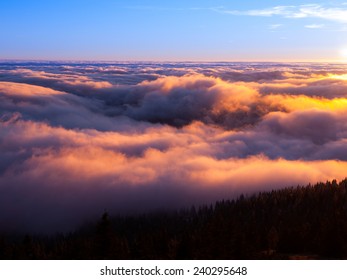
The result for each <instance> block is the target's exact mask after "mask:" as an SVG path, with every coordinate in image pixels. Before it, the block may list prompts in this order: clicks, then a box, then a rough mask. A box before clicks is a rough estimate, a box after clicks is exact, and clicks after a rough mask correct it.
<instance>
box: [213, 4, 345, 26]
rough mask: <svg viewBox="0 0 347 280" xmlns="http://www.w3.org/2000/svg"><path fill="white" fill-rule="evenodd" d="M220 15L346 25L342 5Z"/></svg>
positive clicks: (270, 9) (282, 7)
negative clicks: (320, 20) (307, 19)
mask: <svg viewBox="0 0 347 280" xmlns="http://www.w3.org/2000/svg"><path fill="white" fill-rule="evenodd" d="M218 11H219V12H221V13H226V14H231V15H246V16H263V17H271V16H282V17H285V18H319V19H324V20H330V21H335V22H341V23H347V9H346V8H345V7H344V5H341V6H335V7H324V6H322V5H319V4H309V5H300V6H275V7H270V8H266V9H258V10H246V11H239V10H223V9H219V10H218Z"/></svg>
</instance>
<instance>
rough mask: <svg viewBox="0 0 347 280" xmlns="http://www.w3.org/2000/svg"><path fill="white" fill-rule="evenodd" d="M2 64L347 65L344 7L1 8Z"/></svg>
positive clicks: (146, 2) (78, 1)
mask: <svg viewBox="0 0 347 280" xmlns="http://www.w3.org/2000/svg"><path fill="white" fill-rule="evenodd" d="M0 27H1V28H0V38H1V44H0V59H35V60H36V59H42V60H47V59H48V60H156V61H158V60H170V61H182V60H184V61H341V62H343V61H346V60H347V36H346V35H347V3H346V2H344V1H329V2H327V1H326V2H320V1H227V0H213V1H212V0H200V1H193V0H192V1H189V0H185V1H184V0H177V1H157V0H142V1H139V0H138V1H135V0H83V1H82V0H59V1H40V0H32V1H24V0H22V1H21V0H7V1H5V0H4V1H1V2H0Z"/></svg>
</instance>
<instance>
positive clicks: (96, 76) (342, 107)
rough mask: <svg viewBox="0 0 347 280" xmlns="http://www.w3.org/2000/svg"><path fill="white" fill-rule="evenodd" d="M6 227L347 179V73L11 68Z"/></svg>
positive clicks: (2, 116)
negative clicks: (105, 211)
mask: <svg viewBox="0 0 347 280" xmlns="http://www.w3.org/2000/svg"><path fill="white" fill-rule="evenodd" d="M0 155H1V156H0V230H2V231H20V232H23V231H25V232H46V233H52V232H56V231H62V232H64V231H69V230H74V229H76V228H77V227H78V226H79V225H81V224H83V223H84V222H87V221H89V220H92V219H95V218H96V217H99V216H100V215H101V214H102V212H103V211H104V210H105V209H106V210H107V211H109V212H110V213H111V214H133V213H143V212H147V211H156V210H161V209H177V208H180V207H186V206H190V205H192V204H195V205H199V204H202V203H211V202H214V201H215V200H218V199H228V198H233V197H235V196H237V195H239V194H241V193H245V194H252V193H256V192H259V191H264V190H270V189H274V188H283V187H287V186H293V185H294V186H295V185H298V184H307V183H310V182H311V183H315V182H317V181H326V180H331V179H337V180H340V179H343V178H345V177H346V176H347V172H346V170H347V68H346V65H341V64H335V65H333V64H274V63H272V64H271V63H262V64H261V63H202V64H197V63H78V62H75V63H63V62H61V63H53V62H2V63H0Z"/></svg>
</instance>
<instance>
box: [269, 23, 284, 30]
mask: <svg viewBox="0 0 347 280" xmlns="http://www.w3.org/2000/svg"><path fill="white" fill-rule="evenodd" d="M282 25H283V24H271V25H269V29H271V30H274V29H278V28H280V27H281V26H282Z"/></svg>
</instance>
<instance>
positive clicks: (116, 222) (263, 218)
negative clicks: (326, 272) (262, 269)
mask: <svg viewBox="0 0 347 280" xmlns="http://www.w3.org/2000/svg"><path fill="white" fill-rule="evenodd" d="M346 236H347V179H345V180H343V181H341V182H340V183H337V182H336V181H335V180H333V181H332V182H326V183H317V184H315V185H308V186H305V187H303V186H298V187H290V188H286V189H282V190H276V191H271V192H261V193H258V194H256V195H253V196H249V197H245V196H243V195H242V196H240V197H239V198H237V199H235V200H225V201H218V202H216V203H215V205H205V206H201V207H199V208H196V207H192V208H191V209H183V210H180V211H176V212H165V213H164V212H162V213H152V214H146V215H142V216H137V217H115V216H111V215H109V214H108V213H104V214H103V215H102V217H101V219H100V220H99V221H98V222H95V223H94V224H91V225H88V226H85V227H84V228H81V229H79V230H77V231H76V232H72V233H70V234H65V235H55V236H29V235H27V236H8V235H4V234H3V235H2V236H0V258H2V259H345V258H347V239H346V238H345V237H346Z"/></svg>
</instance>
